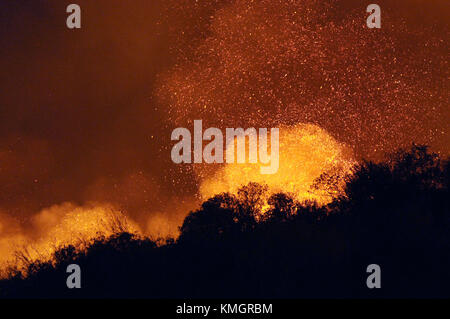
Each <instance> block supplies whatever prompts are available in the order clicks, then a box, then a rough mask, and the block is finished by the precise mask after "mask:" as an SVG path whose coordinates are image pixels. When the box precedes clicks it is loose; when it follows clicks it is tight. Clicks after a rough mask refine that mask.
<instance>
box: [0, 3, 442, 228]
mask: <svg viewBox="0 0 450 319" xmlns="http://www.w3.org/2000/svg"><path fill="white" fill-rule="evenodd" d="M392 2H393V1H378V2H377V3H378V4H379V5H380V6H381V8H382V28H381V29H380V30H368V29H367V28H365V19H366V17H367V14H366V13H365V6H366V5H367V4H369V2H368V3H367V4H362V3H361V1H349V0H347V1H331V0H330V1H312V0H305V1H285V0H283V1H281V0H280V1H277V0H275V1H268V0H267V1H260V2H255V3H251V2H250V1H198V2H197V1H186V0H173V1H172V0H170V1H155V0H154V1H148V0H145V1H144V0H130V1H118V0H96V1H84V0H83V1H81V0H77V1H75V3H77V4H79V5H80V6H81V10H82V28H81V29H80V30H69V29H68V28H67V27H66V17H67V15H68V14H67V13H66V12H65V11H66V10H65V9H66V6H67V5H68V4H70V3H72V2H69V1H61V0H58V1H55V0H52V1H51V0H46V1H40V0H29V1H25V0H4V1H2V2H1V3H0V70H1V72H0V84H1V91H0V92H1V93H0V209H1V210H2V211H4V212H6V213H7V214H9V215H13V216H20V217H22V216H27V215H28V214H30V213H31V212H35V211H37V210H39V209H42V208H44V207H47V206H50V205H53V204H57V203H61V202H64V201H72V202H75V203H80V204H82V203H84V202H86V201H88V200H102V201H109V202H113V203H118V204H120V205H122V206H123V207H124V208H125V209H126V210H127V212H129V214H131V215H132V216H133V217H134V218H136V219H137V220H139V218H140V217H139V216H140V214H142V212H146V213H149V212H151V211H152V210H154V209H157V210H164V209H165V207H173V202H177V201H179V200H180V199H181V198H185V197H189V196H191V197H192V196H193V195H194V194H195V192H196V188H197V186H198V181H197V180H196V178H194V177H195V176H194V175H193V173H192V172H191V170H189V169H180V168H179V167H175V165H174V164H172V162H171V160H170V147H171V146H172V142H171V141H170V132H171V131H172V130H173V129H174V128H175V127H177V126H178V125H190V124H189V123H190V122H191V121H192V120H193V119H204V120H205V121H206V123H207V124H205V125H208V124H209V125H210V126H212V125H215V126H217V127H226V126H227V125H234V126H243V127H250V126H259V127H270V126H275V125H280V124H287V125H289V124H295V123H299V122H310V123H314V124H317V125H319V126H321V127H323V128H325V129H326V130H327V131H328V132H329V133H330V134H332V135H333V136H334V137H335V138H336V139H338V140H339V141H342V142H345V143H347V144H348V145H350V146H351V147H352V148H353V149H354V152H355V154H356V156H357V157H358V158H361V157H368V158H372V159H380V158H381V157H382V156H384V154H385V153H386V152H390V151H393V150H395V149H396V148H397V147H404V146H407V145H409V144H410V143H411V142H413V141H416V142H418V143H427V144H430V145H432V146H433V149H434V150H436V151H440V152H442V153H443V154H445V155H448V154H449V144H450V143H449V133H448V118H449V115H450V114H449V113H450V111H449V95H448V94H449V83H450V82H449V68H448V53H449V50H448V49H449V47H448V39H449V29H448V25H447V23H448V21H449V18H450V16H449V15H450V9H449V2H448V1H446V0H439V1H425V0H421V1H419V0H408V1H406V0H402V1H395V4H392ZM175 93H176V94H175ZM170 209H171V208H170ZM167 213H168V214H170V212H169V211H168V212H167Z"/></svg>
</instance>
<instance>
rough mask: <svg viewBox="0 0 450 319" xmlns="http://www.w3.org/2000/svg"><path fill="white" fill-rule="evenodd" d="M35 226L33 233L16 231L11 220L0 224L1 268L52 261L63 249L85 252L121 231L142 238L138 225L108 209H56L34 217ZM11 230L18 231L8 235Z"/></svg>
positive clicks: (55, 206)
mask: <svg viewBox="0 0 450 319" xmlns="http://www.w3.org/2000/svg"><path fill="white" fill-rule="evenodd" d="M31 224H32V225H31V226H30V228H31V229H23V228H20V227H19V226H17V224H16V227H14V221H12V220H11V219H9V220H6V219H5V218H3V219H2V220H0V256H1V258H0V268H2V269H5V268H7V266H11V265H14V266H16V267H18V268H21V267H23V266H25V260H24V258H25V259H26V260H28V261H35V260H40V261H50V260H51V258H52V255H53V253H54V252H55V251H56V250H57V249H58V248H60V247H63V246H67V245H74V246H75V248H76V249H78V250H82V249H85V248H86V247H87V246H89V245H90V244H91V243H92V242H93V241H94V239H96V238H98V237H99V236H110V235H112V234H114V233H117V232H119V231H128V232H131V233H136V234H141V230H140V228H139V226H138V225H136V224H135V223H134V222H132V221H130V220H129V219H127V218H126V216H125V215H123V214H122V213H121V212H119V211H117V210H115V209H114V208H113V207H110V206H108V205H103V206H99V205H89V206H86V207H79V206H76V205H74V204H71V203H64V204H61V205H54V206H52V207H50V208H47V209H44V210H42V211H41V212H39V213H38V214H37V215H35V216H33V218H32V221H31ZM9 227H13V228H14V229H13V230H9V231H8V232H6V229H7V228H9ZM0 275H2V274H1V273H0Z"/></svg>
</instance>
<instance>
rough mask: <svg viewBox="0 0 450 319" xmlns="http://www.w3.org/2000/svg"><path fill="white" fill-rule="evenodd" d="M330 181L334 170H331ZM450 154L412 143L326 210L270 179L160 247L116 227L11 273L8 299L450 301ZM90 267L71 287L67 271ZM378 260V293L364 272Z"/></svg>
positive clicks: (227, 197) (360, 175)
mask: <svg viewBox="0 0 450 319" xmlns="http://www.w3.org/2000/svg"><path fill="white" fill-rule="evenodd" d="M329 178H330V177H329ZM448 187H449V162H448V160H447V161H443V160H440V159H439V158H438V156H436V155H435V154H431V153H430V152H429V151H427V148H426V147H417V146H414V147H413V148H412V149H411V150H410V151H409V152H399V153H398V154H396V155H395V156H392V157H391V158H390V159H389V160H387V161H386V162H384V163H380V164H374V163H371V162H365V163H363V164H361V165H360V166H359V167H358V168H357V169H356V170H355V174H354V175H353V176H351V177H348V178H347V182H346V187H345V191H344V195H342V196H341V197H339V198H337V199H336V200H335V201H334V202H333V203H332V204H330V205H328V206H327V207H318V206H316V205H314V204H313V203H297V202H296V201H295V200H293V199H292V198H291V197H290V196H289V195H288V194H273V195H272V197H271V199H270V201H269V204H270V205H271V209H270V211H269V212H268V213H267V214H266V215H265V217H264V218H263V219H260V218H258V216H259V213H260V204H261V200H260V198H261V195H262V194H263V193H264V192H265V188H264V186H260V185H257V184H249V185H247V186H245V187H243V188H242V189H241V191H240V192H239V194H238V195H237V196H235V195H231V194H220V195H217V196H215V197H214V198H211V199H209V200H208V201H206V202H204V203H203V205H202V206H201V208H200V209H199V210H197V211H195V212H191V213H190V214H189V215H188V216H187V217H186V219H185V221H184V224H183V226H182V227H181V236H180V237H179V239H177V240H167V242H166V244H165V245H162V246H161V245H157V244H156V243H155V242H153V241H151V240H148V239H147V240H142V239H139V238H137V237H136V236H135V235H133V234H129V233H126V232H120V231H119V232H118V233H117V234H116V235H114V236H112V237H110V238H99V239H98V240H97V241H96V242H95V243H93V244H92V245H91V246H90V247H89V248H88V249H87V251H83V252H77V250H76V249H75V247H71V246H69V247H64V248H61V249H60V250H59V251H58V252H57V253H56V254H55V260H56V263H54V264H50V263H44V262H42V263H39V262H30V263H29V265H28V269H27V270H26V273H28V276H25V275H24V273H23V272H21V271H18V270H14V269H11V273H10V274H11V278H10V279H8V280H3V281H0V294H1V296H2V297H7V298H10V297H39V298H45V297H58V298H68V297H127V298H131V297H158V298H160V297H188V298H195V297H206V298H213V297H233V298H239V297H253V298H260V297H274V298H299V297H308V298H310V297H311V298H314V297H338V298H344V297H356V298H359V297H363V298H366V297H441V298H443V297H446V298H448V297H450V212H449V211H450V209H449V207H450V206H449V188H448ZM72 263H76V264H78V265H80V267H81V269H82V288H81V289H68V288H67V286H66V278H67V276H68V274H67V273H66V267H67V265H69V264H72ZM369 264H378V265H380V267H381V285H382V287H381V289H368V288H367V286H366V279H367V276H368V275H369V274H368V273H367V272H366V268H367V266H368V265H369Z"/></svg>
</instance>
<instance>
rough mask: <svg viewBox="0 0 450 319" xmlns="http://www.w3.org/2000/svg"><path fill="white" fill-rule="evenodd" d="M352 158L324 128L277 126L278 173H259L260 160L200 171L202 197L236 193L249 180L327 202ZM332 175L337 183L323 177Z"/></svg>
mask: <svg viewBox="0 0 450 319" xmlns="http://www.w3.org/2000/svg"><path fill="white" fill-rule="evenodd" d="M354 163H355V161H354V160H353V159H352V155H351V152H350V151H349V150H348V149H347V148H346V147H345V145H343V144H341V143H339V142H338V141H336V140H335V139H334V138H333V137H332V136H331V135H329V134H328V133H327V132H326V131H325V130H324V129H322V128H320V127H318V126H316V125H312V124H297V125H295V126H292V127H284V128H280V159H279V165H280V166H279V169H278V172H277V173H275V174H272V175H263V174H261V173H260V166H261V165H262V164H261V163H256V164H250V163H247V164H237V163H233V164H226V165H225V166H222V167H221V168H220V169H218V170H217V171H216V172H215V173H214V174H212V175H209V176H207V175H208V173H206V172H205V171H204V170H201V169H200V170H199V175H200V176H201V179H202V182H201V185H200V195H201V197H202V198H203V199H206V198H208V197H211V196H213V195H215V194H218V193H221V192H230V193H237V191H238V189H239V188H240V187H241V186H243V185H246V184H248V183H250V182H256V183H260V184H266V185H267V186H268V191H269V192H268V193H269V194H272V193H277V192H284V193H290V194H292V195H293V196H294V197H295V198H296V199H297V200H299V201H305V200H310V201H316V202H317V203H318V204H321V205H323V204H327V203H329V202H330V201H331V200H332V198H333V196H336V195H337V194H338V193H339V191H340V187H341V186H342V183H343V182H342V179H340V177H342V176H343V175H344V174H347V173H350V170H351V167H352V166H353V165H354ZM324 176H332V177H333V178H334V180H335V181H336V183H337V184H333V185H332V184H330V183H329V181H327V179H326V178H324V179H323V180H319V178H320V177H324Z"/></svg>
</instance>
